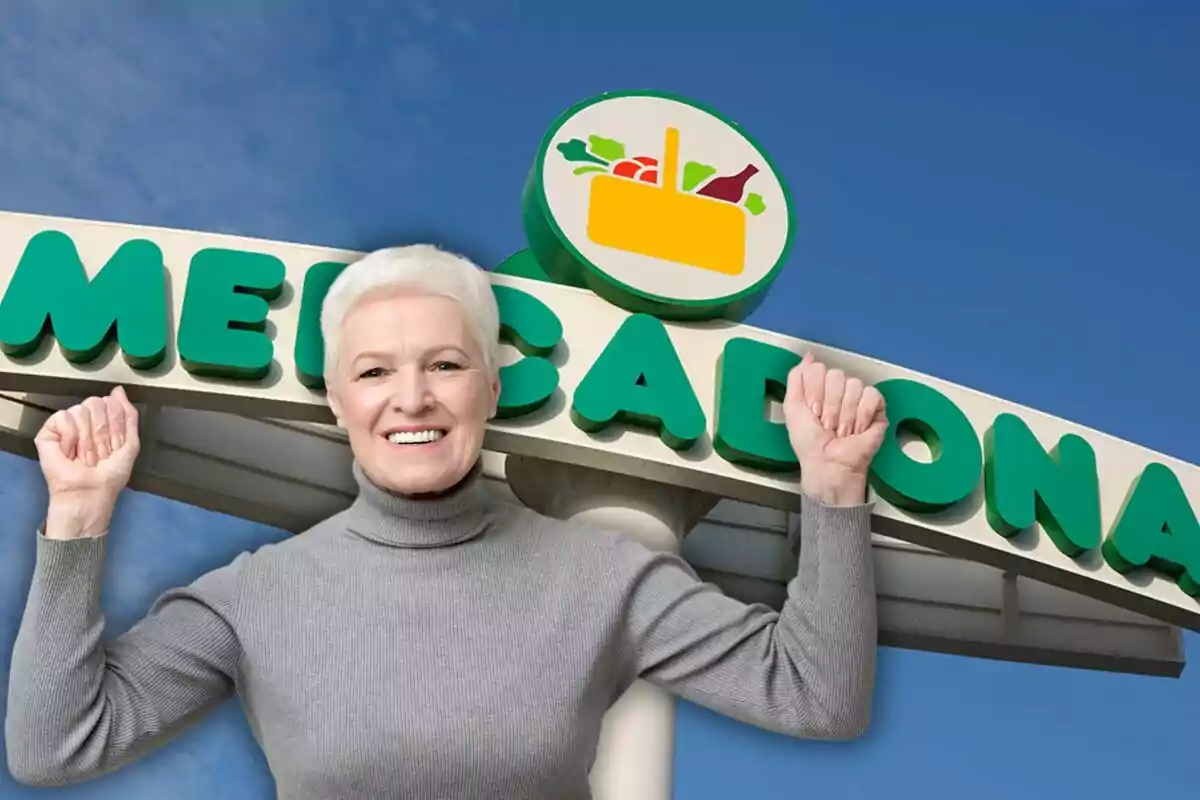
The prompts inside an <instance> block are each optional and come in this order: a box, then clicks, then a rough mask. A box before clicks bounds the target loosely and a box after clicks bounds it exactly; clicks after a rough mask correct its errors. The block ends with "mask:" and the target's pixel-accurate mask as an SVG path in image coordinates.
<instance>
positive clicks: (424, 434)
mask: <svg viewBox="0 0 1200 800" xmlns="http://www.w3.org/2000/svg"><path fill="white" fill-rule="evenodd" d="M446 433H447V431H446V429H445V428H421V429H418V430H404V431H392V432H391V433H388V434H387V436H386V437H385V438H386V439H387V440H388V441H389V442H391V443H392V444H403V445H418V444H432V443H434V442H436V441H439V440H440V439H441V438H442V437H444V436H445V435H446Z"/></svg>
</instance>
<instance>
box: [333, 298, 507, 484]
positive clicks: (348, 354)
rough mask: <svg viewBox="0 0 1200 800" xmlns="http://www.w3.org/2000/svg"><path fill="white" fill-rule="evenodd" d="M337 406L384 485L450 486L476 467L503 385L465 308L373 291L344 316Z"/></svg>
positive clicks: (369, 470)
mask: <svg viewBox="0 0 1200 800" xmlns="http://www.w3.org/2000/svg"><path fill="white" fill-rule="evenodd" d="M338 348H339V352H338V359H337V368H336V370H335V374H334V375H333V376H332V380H330V381H329V383H328V388H329V392H328V394H329V404H330V407H331V408H332V409H333V413H334V414H335V415H336V416H337V418H338V424H339V425H341V426H342V427H343V428H345V430H346V432H347V433H348V435H349V437H350V448H351V450H352V451H353V452H354V457H355V459H356V460H357V461H358V463H359V465H360V466H361V467H362V468H363V471H364V472H365V473H366V474H367V477H369V478H370V479H371V480H372V481H373V482H374V483H375V484H376V485H377V486H380V487H382V488H384V489H388V490H390V491H393V492H397V493H399V494H409V495H412V494H425V493H429V492H440V491H444V490H446V489H450V488H451V487H453V486H454V485H455V484H456V483H458V482H459V481H460V480H461V479H462V478H463V477H464V476H465V475H466V474H467V472H469V471H470V469H471V467H472V466H474V464H475V462H476V461H477V460H478V458H479V453H480V450H481V449H482V448H483V433H484V428H485V426H486V424H487V421H488V420H489V419H490V418H491V417H492V416H493V415H494V414H495V413H496V401H497V399H498V398H499V394H500V381H499V379H498V377H497V376H496V375H495V374H491V373H490V371H489V370H488V369H487V367H486V366H485V361H484V353H483V351H482V349H481V348H480V345H479V343H478V342H476V341H475V337H474V336H472V334H471V331H470V328H469V327H468V325H467V320H466V318H465V316H464V315H463V310H462V307H461V306H459V304H458V303H457V302H456V301H454V300H451V299H450V298H448V297H441V296H437V295H426V294H413V293H410V292H404V291H400V290H391V291H384V292H379V293H375V294H369V295H367V296H366V297H364V298H363V299H362V300H361V301H359V302H358V304H356V305H355V306H354V307H353V308H351V309H350V311H349V312H348V313H347V314H346V317H345V319H344V320H343V322H342V330H341V338H340V340H339V342H338Z"/></svg>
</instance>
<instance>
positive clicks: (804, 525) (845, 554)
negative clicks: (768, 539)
mask: <svg viewBox="0 0 1200 800" xmlns="http://www.w3.org/2000/svg"><path fill="white" fill-rule="evenodd" d="M874 509H875V503H874V502H871V501H868V502H865V503H856V504H855V505H849V506H831V505H825V504H824V503H822V502H821V501H820V500H817V499H816V498H814V497H810V496H809V495H807V494H805V495H801V505H800V524H799V525H798V526H796V529H795V530H794V531H793V532H792V535H793V537H795V538H794V541H793V542H792V547H793V550H794V549H795V548H796V547H797V546H799V544H800V539H801V538H803V540H804V542H805V544H806V545H807V546H810V547H819V548H820V552H821V553H827V554H829V555H831V556H833V557H834V558H837V559H838V560H845V559H847V558H849V559H855V558H861V557H863V555H864V554H866V553H870V552H871V513H872V511H874ZM818 542H819V543H820V544H818Z"/></svg>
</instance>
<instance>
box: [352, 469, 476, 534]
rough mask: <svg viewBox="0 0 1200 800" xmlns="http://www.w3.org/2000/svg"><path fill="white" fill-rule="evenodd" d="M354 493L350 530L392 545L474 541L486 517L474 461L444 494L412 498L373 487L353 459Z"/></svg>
mask: <svg viewBox="0 0 1200 800" xmlns="http://www.w3.org/2000/svg"><path fill="white" fill-rule="evenodd" d="M353 470H354V480H355V482H357V483H358V489H359V491H358V497H357V498H356V499H355V501H354V503H353V504H352V505H351V506H350V508H349V509H348V510H347V515H348V516H347V527H348V528H349V529H350V530H351V531H353V532H354V533H356V534H358V535H360V536H362V537H364V538H367V539H370V540H372V541H375V542H379V543H380V544H386V545H391V546H393V547H445V546H448V545H453V544H458V543H460V542H465V541H467V540H469V539H474V538H475V537H477V536H479V535H480V534H481V533H483V530H484V528H485V527H486V526H487V520H488V506H489V504H488V502H487V500H488V492H487V487H486V486H484V485H483V481H482V480H481V478H480V475H481V473H482V472H483V467H482V464H481V463H477V464H476V465H475V466H474V467H473V468H472V469H471V471H470V472H469V473H467V476H466V477H465V478H464V479H463V480H462V481H461V482H460V483H459V484H458V486H456V487H455V488H454V489H452V490H450V491H449V492H447V493H446V494H442V495H437V496H434V497H429V498H414V497H406V496H404V495H400V494H396V493H394V492H390V491H388V490H386V489H383V488H381V487H379V486H376V485H375V484H374V483H373V482H372V481H371V479H370V478H368V477H367V474H366V473H365V472H364V471H363V469H362V467H361V466H359V464H358V462H357V461H355V462H354V466H353Z"/></svg>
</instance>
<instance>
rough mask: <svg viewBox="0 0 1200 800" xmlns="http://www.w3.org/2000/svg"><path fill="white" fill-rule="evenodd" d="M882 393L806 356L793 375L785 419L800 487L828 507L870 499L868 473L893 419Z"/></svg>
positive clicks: (790, 378)
mask: <svg viewBox="0 0 1200 800" xmlns="http://www.w3.org/2000/svg"><path fill="white" fill-rule="evenodd" d="M884 405H885V404H884V401H883V395H881V394H880V393H879V390H878V389H876V388H875V387H873V386H863V383H862V381H860V380H859V379H858V378H848V377H846V374H845V373H844V372H842V371H841V370H839V369H826V367H825V365H824V364H822V363H821V362H820V361H817V360H816V359H815V358H813V356H812V354H811V353H810V354H808V355H805V356H804V359H803V360H802V361H801V362H800V364H799V365H798V366H796V367H794V368H793V369H792V371H791V372H790V373H789V374H788V384H787V393H786V394H785V396H784V401H783V415H784V421H785V423H786V425H787V431H788V438H789V440H790V441H791V444H792V449H793V450H794V451H795V453H796V458H797V460H798V461H799V462H800V488H801V490H802V491H803V492H804V493H805V494H808V495H809V496H810V497H813V498H815V499H817V500H820V501H821V502H823V503H826V504H829V505H854V504H857V503H862V502H864V501H865V500H866V493H867V471H868V470H869V469H870V466H871V460H872V459H873V458H874V457H875V454H876V453H877V452H878V451H879V446H880V445H881V444H883V437H884V434H885V433H887V428H888V421H887V414H886V410H885V407H884Z"/></svg>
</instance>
